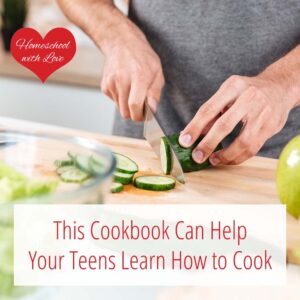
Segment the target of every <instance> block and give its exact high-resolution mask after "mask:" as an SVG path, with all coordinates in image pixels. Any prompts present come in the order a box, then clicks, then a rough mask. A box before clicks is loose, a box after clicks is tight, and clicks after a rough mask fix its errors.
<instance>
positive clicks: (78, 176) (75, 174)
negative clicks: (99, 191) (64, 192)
mask: <svg viewBox="0 0 300 300" xmlns="http://www.w3.org/2000/svg"><path fill="white" fill-rule="evenodd" d="M89 177H90V176H89V174H87V173H85V172H83V171H81V170H79V169H77V168H73V169H71V170H68V171H66V172H64V173H62V174H61V175H60V178H61V180H62V181H64V182H74V183H82V182H84V181H85V180H86V179H88V178H89Z"/></svg>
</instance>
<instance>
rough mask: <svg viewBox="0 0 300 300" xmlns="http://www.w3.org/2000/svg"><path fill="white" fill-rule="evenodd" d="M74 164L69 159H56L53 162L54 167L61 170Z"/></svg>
mask: <svg viewBox="0 0 300 300" xmlns="http://www.w3.org/2000/svg"><path fill="white" fill-rule="evenodd" d="M73 164H74V162H73V160H71V159H64V160H59V159H57V160H56V161H55V162H54V165H55V166H56V167H57V168H61V167H67V166H72V165H73Z"/></svg>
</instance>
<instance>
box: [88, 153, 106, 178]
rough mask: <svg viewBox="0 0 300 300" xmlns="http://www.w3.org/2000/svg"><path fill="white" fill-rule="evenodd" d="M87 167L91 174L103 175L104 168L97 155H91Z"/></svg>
mask: <svg viewBox="0 0 300 300" xmlns="http://www.w3.org/2000/svg"><path fill="white" fill-rule="evenodd" d="M89 167H90V170H91V173H92V175H95V176H97V175H98V176H99V175H103V174H104V173H105V169H106V168H105V164H104V162H103V160H102V159H101V158H99V157H97V156H91V159H90V165H89Z"/></svg>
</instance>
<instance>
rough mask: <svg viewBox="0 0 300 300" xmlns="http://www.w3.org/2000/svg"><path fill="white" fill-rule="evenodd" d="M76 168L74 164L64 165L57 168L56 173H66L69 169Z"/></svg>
mask: <svg viewBox="0 0 300 300" xmlns="http://www.w3.org/2000/svg"><path fill="white" fill-rule="evenodd" d="M74 169H77V168H76V167H75V166H74V165H73V166H64V167H60V168H57V169H56V173H57V174H58V175H61V174H62V173H65V172H67V171H69V170H74Z"/></svg>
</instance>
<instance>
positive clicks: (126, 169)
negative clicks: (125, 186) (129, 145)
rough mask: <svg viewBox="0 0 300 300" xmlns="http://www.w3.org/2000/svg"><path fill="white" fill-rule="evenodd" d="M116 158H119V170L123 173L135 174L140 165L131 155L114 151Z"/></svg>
mask: <svg viewBox="0 0 300 300" xmlns="http://www.w3.org/2000/svg"><path fill="white" fill-rule="evenodd" d="M114 155H115V158H116V160H117V167H116V169H117V171H118V172H121V173H128V174H135V173H136V172H137V171H138V170H139V168H138V165H137V164H136V163H135V162H134V161H133V160H132V159H130V158H129V157H127V156H125V155H122V154H119V153H114Z"/></svg>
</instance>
